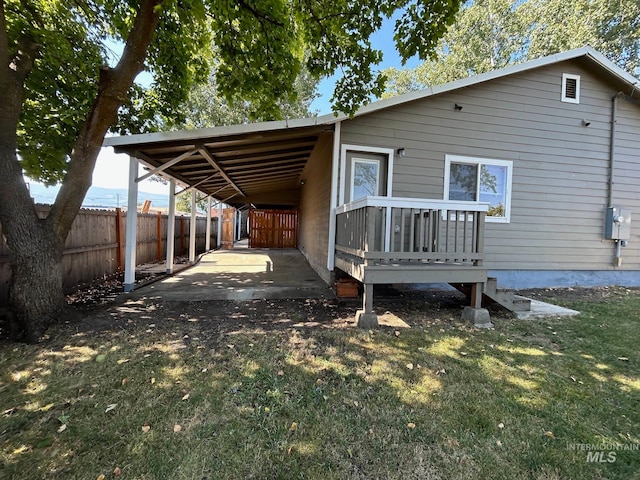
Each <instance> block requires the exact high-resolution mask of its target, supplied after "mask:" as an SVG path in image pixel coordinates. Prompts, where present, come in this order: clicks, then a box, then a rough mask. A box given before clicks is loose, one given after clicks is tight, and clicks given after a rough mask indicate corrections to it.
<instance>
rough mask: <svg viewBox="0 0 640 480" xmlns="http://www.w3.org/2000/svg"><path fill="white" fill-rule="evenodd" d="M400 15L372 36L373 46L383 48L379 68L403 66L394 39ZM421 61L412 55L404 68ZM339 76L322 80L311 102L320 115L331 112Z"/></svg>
mask: <svg viewBox="0 0 640 480" xmlns="http://www.w3.org/2000/svg"><path fill="white" fill-rule="evenodd" d="M398 16H399V15H395V16H394V17H392V18H390V19H388V20H386V21H385V22H384V23H383V24H382V28H381V29H380V30H379V31H377V32H376V33H375V34H374V35H373V36H372V37H371V43H372V45H373V47H374V48H377V49H379V50H382V53H383V57H382V63H381V64H380V65H379V66H378V69H380V70H384V69H385V68H390V67H396V68H400V67H402V62H401V59H400V55H398V52H397V51H396V49H395V43H394V41H393V27H394V24H395V19H396V18H397V17H398ZM419 63H420V59H418V58H417V57H412V58H410V59H409V60H408V61H407V63H406V64H405V65H404V68H415V67H416V66H417V65H418V64H419ZM338 78H340V77H339V76H338V75H334V76H332V77H330V78H326V79H324V80H322V81H321V82H320V85H319V86H318V91H319V93H320V95H321V96H320V97H319V98H317V99H316V100H315V101H314V102H313V103H312V104H311V109H312V110H317V111H318V114H319V115H324V114H325V113H331V103H330V100H331V95H332V94H333V87H334V84H335V82H336V80H337V79H338Z"/></svg>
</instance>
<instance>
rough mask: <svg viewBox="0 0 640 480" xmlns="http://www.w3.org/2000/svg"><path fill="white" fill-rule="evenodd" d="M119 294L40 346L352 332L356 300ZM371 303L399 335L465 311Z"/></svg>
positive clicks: (411, 294)
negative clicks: (139, 337) (153, 337)
mask: <svg viewBox="0 0 640 480" xmlns="http://www.w3.org/2000/svg"><path fill="white" fill-rule="evenodd" d="M121 292H122V283H121V281H119V280H111V281H107V282H102V283H101V284H98V285H92V286H90V287H88V288H86V289H84V290H81V291H78V292H76V293H74V294H73V295H70V296H69V297H68V301H69V304H70V306H69V308H68V311H67V312H66V314H65V317H64V318H63V319H62V321H61V322H60V324H58V325H56V326H54V327H52V328H51V329H50V330H49V331H48V332H47V335H46V337H45V339H44V341H45V342H51V343H54V344H55V343H62V344H64V343H65V342H68V341H69V338H70V337H72V336H76V335H80V336H83V337H86V338H92V339H94V340H95V341H96V342H99V341H100V340H99V339H100V338H101V337H103V336H110V335H113V334H114V333H123V332H126V333H130V334H132V335H133V334H140V333H144V332H157V333H161V332H166V333H169V334H170V335H173V336H176V337H178V338H181V339H182V340H181V341H183V342H185V343H188V342H190V340H191V339H192V338H194V337H196V338H198V339H199V340H200V341H203V343H206V344H210V345H212V346H213V345H215V344H219V343H220V342H225V341H226V339H227V338H228V336H230V335H234V334H237V333H242V332H244V333H248V332H254V333H265V334H266V333H268V332H269V331H273V330H287V329H296V330H306V329H315V328H333V329H340V328H352V327H353V324H354V321H355V319H354V317H355V312H356V310H357V309H359V308H360V307H361V303H360V302H361V301H360V300H358V299H353V300H339V299H322V300H287V299H283V300H264V299H263V300H251V301H223V300H216V301H197V302H196V301H184V302H162V301H159V300H157V299H144V298H143V299H140V300H131V299H128V297H126V296H124V295H122V294H121ZM517 293H518V294H520V295H523V296H526V297H529V298H534V299H537V300H542V301H549V302H555V303H558V304H563V305H566V304H569V303H572V302H575V301H580V302H585V301H586V302H598V301H603V300H606V299H614V298H620V297H627V296H630V295H632V296H637V295H640V289H638V288H622V287H598V288H562V289H560V288H549V289H535V290H523V291H519V292H517ZM375 298H376V300H375V310H376V312H377V313H378V315H379V318H380V323H381V325H382V326H381V328H383V329H385V328H387V329H395V328H398V325H405V328H406V326H408V327H419V326H425V325H434V324H442V325H443V326H447V325H457V326H460V325H462V321H461V320H460V312H461V311H462V309H463V308H464V306H465V305H466V304H467V301H466V299H465V297H464V296H463V295H462V294H460V293H459V292H457V291H445V290H424V291H402V292H401V291H398V290H394V289H391V288H381V289H380V290H379V291H376V297H375ZM488 308H489V310H490V313H491V316H492V318H493V319H494V320H500V319H510V318H512V314H511V313H510V312H508V311H506V310H505V309H503V308H501V307H499V306H497V305H493V306H489V307H488ZM0 320H1V319H0ZM385 325H386V326H385ZM3 326H4V325H0V329H1V330H2V331H0V333H1V334H2V337H3V338H6V333H7V332H6V328H2V327H3Z"/></svg>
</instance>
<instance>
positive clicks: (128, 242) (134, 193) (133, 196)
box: [124, 156, 138, 292]
mask: <svg viewBox="0 0 640 480" xmlns="http://www.w3.org/2000/svg"><path fill="white" fill-rule="evenodd" d="M137 176H138V159H137V158H136V157H134V156H130V157H129V190H128V192H127V223H126V225H127V227H126V228H127V230H126V234H125V254H124V291H125V292H130V291H132V290H133V287H134V286H135V283H136V250H137V248H136V247H137V233H138V232H137V229H138V183H137V182H136V177H137Z"/></svg>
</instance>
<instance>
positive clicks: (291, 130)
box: [104, 117, 334, 291]
mask: <svg viewBox="0 0 640 480" xmlns="http://www.w3.org/2000/svg"><path fill="white" fill-rule="evenodd" d="M333 130H334V121H333V120H327V118H326V117H325V118H324V121H321V120H320V119H318V118H311V119H303V120H295V121H281V122H266V123H257V124H246V125H236V126H232V127H215V128H207V129H199V130H186V131H175V132H161V133H150V134H141V135H128V136H121V137H110V138H107V139H105V142H104V146H111V147H113V148H114V150H115V152H116V153H126V154H128V155H129V157H130V167H129V194H128V211H129V212H135V211H136V210H137V199H138V183H139V182H140V181H142V180H144V179H146V178H148V177H150V176H152V175H159V176H161V177H162V178H165V179H166V180H168V181H169V183H170V194H169V195H170V197H171V198H170V201H169V205H170V208H169V221H168V231H167V239H168V240H167V265H166V270H167V273H173V256H174V255H173V253H174V251H173V241H172V239H173V237H174V232H173V231H172V229H173V225H174V223H175V222H174V218H175V201H174V197H175V195H177V194H179V193H182V192H185V191H190V192H191V207H192V208H191V212H192V213H191V215H192V222H191V225H192V228H191V231H190V242H189V244H190V248H189V260H190V262H192V263H193V262H194V261H195V221H194V220H195V215H196V208H195V206H196V194H197V192H200V193H201V194H203V195H204V196H206V197H207V199H208V206H209V212H210V211H211V208H215V206H216V205H217V206H218V208H222V204H226V205H229V206H231V207H234V208H236V209H246V208H249V207H251V208H256V209H264V210H269V209H270V210H274V211H275V210H278V211H281V210H283V209H285V210H286V209H291V210H293V209H295V208H296V205H297V203H298V199H299V196H300V187H301V184H302V183H303V182H302V180H303V179H302V178H301V175H302V172H303V170H304V167H305V165H306V163H307V161H308V159H309V156H310V155H311V153H312V151H313V149H314V148H315V146H316V144H317V142H318V139H319V137H320V135H322V134H323V133H325V132H332V131H333ZM139 164H142V165H144V167H145V169H146V172H145V173H144V174H143V175H141V176H138V167H139ZM178 185H179V186H180V187H181V190H179V191H176V186H178ZM135 219H136V216H135V215H127V225H126V253H125V282H124V283H125V291H131V290H132V289H133V287H134V282H135V265H136V252H135V250H136V249H135V248H134V247H135V245H136V236H137V232H136V221H135ZM220 223H221V222H220ZM220 223H219V227H220ZM210 228H211V227H210V214H209V215H208V221H207V231H208V232H209V231H210ZM288 228H289V229H290V226H289V227H288ZM220 233H221V232H220V230H219V235H218V241H220V237H221V235H220ZM207 238H209V235H207ZM206 249H207V250H209V249H210V245H208V244H207V245H206Z"/></svg>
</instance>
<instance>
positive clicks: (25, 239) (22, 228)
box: [0, 0, 161, 342]
mask: <svg viewBox="0 0 640 480" xmlns="http://www.w3.org/2000/svg"><path fill="white" fill-rule="evenodd" d="M160 3H161V0H142V1H141V4H140V7H139V10H138V13H137V15H136V18H135V21H134V23H133V26H132V29H131V32H130V35H129V37H128V38H127V43H126V45H125V48H124V51H123V54H122V57H121V59H120V62H118V65H117V66H116V67H115V68H108V67H105V68H103V70H102V71H101V73H102V74H101V76H100V82H99V85H98V92H97V95H96V98H95V99H94V101H93V103H92V106H91V108H90V110H89V113H88V115H87V119H86V122H85V124H84V126H83V127H82V129H81V131H80V132H79V133H78V138H77V141H76V144H75V145H74V148H73V149H72V151H71V154H70V161H69V164H68V167H67V173H66V175H65V179H64V182H63V185H62V188H61V189H60V192H59V193H58V196H57V198H56V201H55V203H54V205H53V206H52V209H51V211H50V212H49V215H48V217H47V218H46V219H40V218H38V215H37V213H36V211H35V207H34V205H33V201H32V200H31V197H30V195H29V191H28V189H27V187H26V185H25V182H24V178H23V176H22V167H21V165H20V162H19V161H18V157H17V153H16V152H17V141H16V140H17V126H18V120H19V117H20V113H21V111H22V102H23V101H24V81H25V78H26V77H27V75H29V73H30V72H31V70H32V68H33V67H34V62H35V58H36V56H37V52H38V49H39V48H40V46H39V45H37V44H36V43H34V42H32V41H30V39H28V38H25V39H22V40H24V41H23V42H22V43H23V44H22V45H21V46H20V49H19V51H18V52H17V53H16V52H14V53H12V52H10V51H9V43H8V40H7V30H6V21H5V16H4V2H2V0H0V91H2V92H3V94H4V95H5V97H3V101H2V102H0V178H1V179H2V182H3V185H2V187H0V223H2V229H3V232H4V235H5V237H6V240H7V246H8V247H9V261H10V262H11V269H12V270H11V271H12V276H11V282H10V285H9V306H10V308H11V311H12V315H13V317H12V319H11V331H12V335H13V337H14V338H15V339H17V340H22V341H27V342H36V341H38V340H39V339H40V338H41V336H42V334H43V333H44V332H45V330H46V329H47V328H48V327H49V326H50V325H51V324H53V323H54V322H55V321H56V320H57V319H58V318H59V316H60V314H61V313H62V310H63V309H64V307H65V299H64V295H63V290H62V273H63V272H62V267H61V264H62V253H63V248H64V243H65V240H66V238H67V234H68V233H69V230H70V228H71V224H72V223H73V220H74V218H75V216H76V215H77V213H78V211H79V210H80V206H81V205H82V201H83V199H84V196H85V194H86V193H87V190H88V189H89V187H90V186H91V175H92V173H93V168H94V165H95V162H96V159H97V156H98V153H99V152H100V147H101V145H102V142H103V140H104V136H105V134H106V132H107V130H108V129H109V127H110V126H111V125H112V124H113V123H114V122H115V120H116V117H117V112H118V108H120V106H121V105H122V104H123V102H124V100H125V99H126V96H127V92H128V90H129V88H130V87H131V85H132V84H133V80H134V79H135V77H136V75H137V74H138V73H139V72H140V71H142V69H143V67H144V59H145V56H146V54H147V50H148V48H149V44H150V43H151V40H152V38H153V33H154V30H155V27H156V25H157V23H158V18H159V13H160V10H159V9H157V7H158V5H159V4H160Z"/></svg>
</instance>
